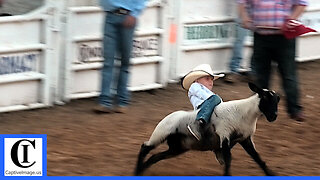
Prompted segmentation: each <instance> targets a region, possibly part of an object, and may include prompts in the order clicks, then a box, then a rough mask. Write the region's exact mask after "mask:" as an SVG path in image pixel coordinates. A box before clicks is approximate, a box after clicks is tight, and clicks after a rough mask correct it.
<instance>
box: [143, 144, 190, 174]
mask: <svg viewBox="0 0 320 180" xmlns="http://www.w3.org/2000/svg"><path fill="white" fill-rule="evenodd" d="M186 151H187V150H182V149H171V148H169V149H168V150H167V151H163V152H160V153H157V154H154V155H152V156H151V157H150V158H149V159H148V160H147V161H146V162H145V163H144V164H143V168H144V169H146V168H148V167H150V166H151V165H153V164H155V163H157V162H159V161H161V160H164V159H169V158H173V157H175V156H178V155H180V154H182V153H184V152H186Z"/></svg>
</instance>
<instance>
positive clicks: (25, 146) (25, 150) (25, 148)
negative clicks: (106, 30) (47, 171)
mask: <svg viewBox="0 0 320 180" xmlns="http://www.w3.org/2000/svg"><path fill="white" fill-rule="evenodd" d="M35 142H36V140H33V141H31V140H28V139H21V140H19V141H17V142H16V143H14V144H13V146H12V149H11V159H12V162H13V163H14V164H15V165H16V166H18V167H20V168H29V167H31V166H33V165H34V164H35V163H36V161H33V162H30V161H29V156H28V154H29V150H30V149H31V148H33V149H36V143H35ZM20 146H21V147H22V158H20V159H19V156H18V149H19V147H20Z"/></svg>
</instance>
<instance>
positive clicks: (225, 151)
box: [222, 139, 231, 176]
mask: <svg viewBox="0 0 320 180" xmlns="http://www.w3.org/2000/svg"><path fill="white" fill-rule="evenodd" d="M222 155H223V158H224V163H225V165H224V176H230V166H231V147H230V145H229V141H228V140H227V139H225V140H223V142H222Z"/></svg>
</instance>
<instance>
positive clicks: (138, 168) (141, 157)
mask: <svg viewBox="0 0 320 180" xmlns="http://www.w3.org/2000/svg"><path fill="white" fill-rule="evenodd" d="M154 148H155V147H154V146H146V145H145V144H142V145H141V149H140V152H139V156H138V161H137V166H136V169H135V173H134V174H135V175H136V176H137V175H140V174H141V173H142V172H143V170H144V167H143V160H144V158H145V157H146V156H147V154H148V153H149V152H150V151H151V150H152V149H154Z"/></svg>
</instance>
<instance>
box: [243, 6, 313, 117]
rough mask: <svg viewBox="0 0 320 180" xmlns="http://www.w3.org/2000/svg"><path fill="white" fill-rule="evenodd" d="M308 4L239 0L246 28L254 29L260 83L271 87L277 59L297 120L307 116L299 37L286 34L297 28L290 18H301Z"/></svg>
mask: <svg viewBox="0 0 320 180" xmlns="http://www.w3.org/2000/svg"><path fill="white" fill-rule="evenodd" d="M306 6H307V2H306V0H258V1H254V0H238V8H239V11H240V16H241V19H242V23H243V27H245V28H248V29H252V30H253V31H254V43H253V44H254V45H253V56H254V58H253V60H254V66H255V67H254V68H255V73H256V75H257V77H256V78H257V84H258V85H259V86H260V87H262V88H268V87H269V81H270V74H271V61H272V60H273V61H275V62H277V64H278V69H279V73H280V75H281V78H282V86H283V89H284V91H285V94H286V103H287V112H288V114H289V115H290V117H291V118H292V119H294V120H296V121H303V120H304V119H305V117H304V115H303V113H302V107H301V105H300V103H299V89H298V79H297V72H296V71H297V70H296V63H295V53H296V52H295V51H296V40H295V39H286V38H285V36H284V34H283V33H284V32H286V31H292V30H293V28H294V27H293V26H291V25H290V23H288V21H289V20H292V19H297V18H298V17H299V16H300V15H301V14H302V13H303V11H304V9H305V7H306Z"/></svg>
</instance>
